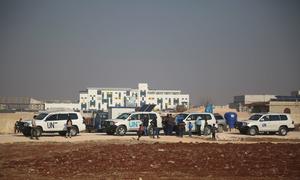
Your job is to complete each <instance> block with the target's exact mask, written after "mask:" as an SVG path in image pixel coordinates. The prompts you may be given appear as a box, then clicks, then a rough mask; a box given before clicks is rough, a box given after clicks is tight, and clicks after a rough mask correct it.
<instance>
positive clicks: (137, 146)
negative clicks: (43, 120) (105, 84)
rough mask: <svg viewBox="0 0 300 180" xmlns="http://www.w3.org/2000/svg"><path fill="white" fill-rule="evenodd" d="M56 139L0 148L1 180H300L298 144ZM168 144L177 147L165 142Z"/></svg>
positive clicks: (146, 139)
mask: <svg viewBox="0 0 300 180" xmlns="http://www.w3.org/2000/svg"><path fill="white" fill-rule="evenodd" d="M11 136H13V135H11ZM81 136H82V137H85V136H86V137H93V136H97V135H96V134H93V135H90V134H82V135H81ZM296 136H297V134H296ZM13 137H14V138H18V137H19V136H13ZM50 137H51V136H50ZM103 137H106V136H103ZM0 138H1V137H0ZM19 138H21V137H19ZM43 138H48V137H41V140H42V139H43ZM58 138H60V139H63V140H64V142H61V141H59V142H47V141H35V140H30V139H27V141H26V142H15V143H1V144H0V179H241V178H243V179H300V143H298V142H294V143H282V142H281V143H253V142H252V143H250V144H243V143H241V142H239V143H236V142H237V141H233V143H230V141H226V142H224V141H217V142H212V141H209V142H208V139H205V138H204V139H202V138H199V139H200V140H201V139H202V141H207V142H200V141H199V142H198V141H192V140H193V139H197V137H194V138H189V137H184V138H178V137H166V136H162V137H161V139H162V140H161V141H160V140H157V139H155V140H153V139H150V138H149V137H143V139H142V140H141V141H137V140H136V139H135V136H124V137H116V136H110V137H107V138H108V139H102V140H99V139H98V140H94V141H72V140H73V139H76V138H79V136H78V137H73V138H72V140H71V139H65V138H63V137H59V136H58ZM109 138H111V139H109ZM122 138H123V139H122ZM170 138H171V139H172V138H173V139H177V141H175V140H173V141H170V142H168V141H167V140H166V139H170ZM257 138H258V139H259V136H257ZM164 139H165V141H163V140H164ZM262 139H264V138H262ZM189 141H190V142H189ZM188 142H189V143H188ZM220 142H221V143H220Z"/></svg>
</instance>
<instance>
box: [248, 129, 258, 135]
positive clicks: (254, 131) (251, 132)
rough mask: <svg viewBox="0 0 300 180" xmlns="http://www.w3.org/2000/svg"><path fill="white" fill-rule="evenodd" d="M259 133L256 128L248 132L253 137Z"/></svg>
mask: <svg viewBox="0 0 300 180" xmlns="http://www.w3.org/2000/svg"><path fill="white" fill-rule="evenodd" d="M257 132H258V130H257V128H256V127H250V128H249V131H248V133H249V135H251V136H255V135H256V134H257Z"/></svg>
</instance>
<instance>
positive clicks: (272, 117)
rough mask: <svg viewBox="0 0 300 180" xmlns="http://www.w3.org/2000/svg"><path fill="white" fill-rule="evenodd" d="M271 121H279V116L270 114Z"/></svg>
mask: <svg viewBox="0 0 300 180" xmlns="http://www.w3.org/2000/svg"><path fill="white" fill-rule="evenodd" d="M270 120H271V121H280V117H279V116H278V115H270Z"/></svg>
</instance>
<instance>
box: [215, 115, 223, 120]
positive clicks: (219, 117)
mask: <svg viewBox="0 0 300 180" xmlns="http://www.w3.org/2000/svg"><path fill="white" fill-rule="evenodd" d="M215 118H216V120H219V119H223V117H222V116H221V115H215Z"/></svg>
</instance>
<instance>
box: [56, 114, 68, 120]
mask: <svg viewBox="0 0 300 180" xmlns="http://www.w3.org/2000/svg"><path fill="white" fill-rule="evenodd" d="M58 120H65V121H66V120H68V114H59V115H58Z"/></svg>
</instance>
